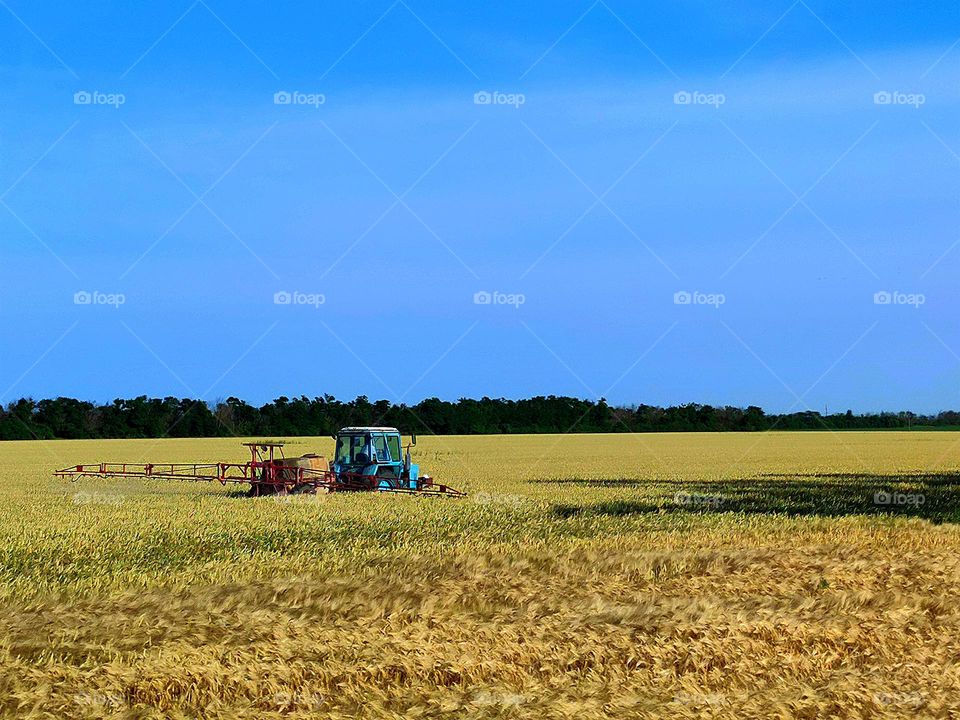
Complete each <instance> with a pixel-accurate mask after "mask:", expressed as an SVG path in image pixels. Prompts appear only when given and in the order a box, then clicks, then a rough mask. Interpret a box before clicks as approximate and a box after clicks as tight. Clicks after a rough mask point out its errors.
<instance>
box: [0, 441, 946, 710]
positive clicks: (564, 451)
mask: <svg viewBox="0 0 960 720" xmlns="http://www.w3.org/2000/svg"><path fill="white" fill-rule="evenodd" d="M288 442H289V443H290V444H289V445H288V446H287V448H286V449H287V453H288V455H289V454H301V453H305V452H311V451H316V452H325V453H327V454H328V455H329V453H330V452H331V450H332V441H331V440H330V439H328V438H327V439H325V438H317V439H313V438H290V439H288ZM244 453H245V450H244V448H242V447H240V440H239V439H228V440H224V439H214V440H159V441H157V440H136V441H129V440H125V441H50V442H24V443H20V442H8V443H4V444H0V508H2V510H0V534H2V543H0V604H2V608H0V712H2V713H3V715H4V716H7V717H89V718H103V717H117V718H134V717H137V718H140V717H158V718H160V717H183V718H193V717H247V718H272V717H277V718H279V717H334V718H336V717H342V718H348V717H351V718H352V717H365V718H366V717H369V718H393V717H441V716H449V717H468V718H593V717H597V718H606V717H609V718H634V717H637V718H646V717H651V718H652V717H663V716H668V717H754V718H770V717H783V718H794V717H800V718H818V717H828V716H832V717H849V718H861V717H878V716H879V717H905V716H919V717H956V716H957V715H958V714H960V602H958V600H957V598H958V595H960V529H958V528H960V526H958V525H957V524H956V523H957V521H958V520H960V434H956V433H951V432H914V433H906V432H904V433H893V432H891V433H880V432H876V433H852V432H851V433H842V434H840V433H828V432H824V433H766V434H679V435H573V436H499V437H476V436H472V437H421V438H420V442H419V445H418V446H417V448H415V452H414V456H415V461H418V462H420V464H421V467H422V468H423V469H424V470H426V471H427V472H429V473H430V474H432V475H434V476H435V477H436V478H437V479H438V481H441V482H444V483H447V484H449V485H452V486H453V487H456V488H459V489H463V490H465V491H467V492H468V493H469V497H467V498H464V499H453V498H418V497H407V496H391V495H361V494H333V495H318V496H296V497H288V498H257V499H249V498H246V497H242V496H241V495H240V493H239V491H238V490H236V489H231V488H223V487H221V486H219V485H216V484H190V483H172V482H159V481H133V480H122V481H119V480H100V479H84V480H79V481H76V482H70V481H67V480H58V479H54V478H52V477H51V475H50V473H51V471H52V470H53V469H55V468H56V467H63V466H67V465H73V464H75V463H78V462H92V461H100V460H117V461H124V460H125V461H129V462H137V461H158V462H159V461H171V462H178V461H179V462H183V461H193V460H198V461H216V460H232V459H236V460H238V461H242V460H244V459H245V455H244Z"/></svg>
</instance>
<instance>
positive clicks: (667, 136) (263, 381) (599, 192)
mask: <svg viewBox="0 0 960 720" xmlns="http://www.w3.org/2000/svg"><path fill="white" fill-rule="evenodd" d="M958 38H960V6H958V5H957V4H956V3H943V2H919V3H900V2H896V3H894V2H849V3H831V2H826V1H825V0H806V1H805V2H804V1H799V2H795V3H793V4H791V1H790V0H784V1H783V2H746V1H737V0H734V1H733V2H724V3H719V2H714V3H701V2H684V1H681V2H676V3H628V2H624V1H623V0H604V1H599V2H594V3H591V2H590V1H589V0H584V1H578V2H565V1H556V2H550V3H537V2H530V3H520V4H517V3H502V2H495V3H470V4H464V3H453V2H449V3H433V2H425V1H423V0H401V1H398V2H391V0H365V1H358V2H343V3H316V2H284V3H271V4H253V3H240V2H230V1H228V0H198V2H194V3H192V4H191V0H183V2H171V3H146V4H143V3H136V4H134V3H125V2H119V1H117V2H89V3H76V4H67V3H62V2H26V1H25V0H3V1H2V2H0V47H3V49H4V52H3V53H2V57H0V158H2V162H0V198H2V203H0V261H2V267H3V269H4V273H3V283H2V284H0V344H2V353H0V393H3V394H2V395H0V402H4V403H6V402H9V401H10V400H12V399H15V398H17V397H20V396H23V395H31V396H34V397H49V396H56V395H68V396H74V397H81V398H86V399H92V400H101V401H102V400H109V399H112V398H114V397H117V396H133V395H139V394H147V395H158V396H163V395H177V396H192V397H203V398H205V399H208V400H214V399H216V398H220V397H227V396H229V395H236V396H239V397H242V398H245V399H248V400H250V401H252V402H262V401H267V400H270V399H272V398H274V397H276V396H278V395H281V394H285V395H288V396H293V395H300V394H306V395H308V396H312V395H317V394H321V393H332V394H334V395H336V396H338V397H342V398H352V397H354V396H355V395H358V394H365V395H368V396H370V397H373V398H380V397H385V398H389V399H391V400H395V401H396V400H404V401H407V402H415V401H418V400H420V399H422V398H423V397H428V396H434V395H436V396H439V397H442V398H447V399H455V398H457V397H460V396H474V397H478V396H482V395H489V396H506V397H523V396H531V395H537V394H569V395H577V396H581V397H597V396H601V395H603V396H605V397H607V398H608V400H609V401H610V402H612V403H624V404H631V403H640V402H645V403H654V404H675V403H681V402H689V401H697V402H704V403H711V404H734V405H747V404H759V405H762V406H763V407H765V408H767V409H768V410H773V411H784V410H789V409H791V408H792V409H798V410H799V409H806V408H807V407H810V408H814V409H822V408H823V407H824V406H828V407H829V409H830V410H831V411H834V410H845V409H847V408H852V409H854V410H857V411H869V410H880V409H901V408H910V409H914V410H920V411H936V410H939V409H943V408H947V407H954V408H956V407H960V323H958V322H957V320H958V310H957V308H958V306H960V288H958V285H957V282H956V279H957V277H958V270H960V245H958V241H960V157H958V153H960V126H958V123H957V118H958V110H960V86H958V84H957V77H960V72H958V71H960V45H958V44H957V41H958ZM284 92H285V93H290V94H291V95H290V96H289V97H291V98H292V99H293V101H292V102H290V103H287V104H283V103H280V104H278V103H276V102H275V94H276V93H284ZM483 92H486V93H491V94H494V93H499V94H496V95H492V97H493V98H494V101H493V102H491V103H487V104H484V103H482V102H481V103H477V102H475V95H476V94H477V93H483ZM76 93H87V95H75V94H76ZM677 93H688V95H686V96H684V95H681V96H679V98H680V102H677V101H676V100H675V96H676V94H677ZM876 93H889V94H888V95H886V96H879V100H877V99H876V98H875V94H876ZM281 97H284V96H281ZM684 98H691V99H692V102H690V103H686V104H684V103H683V102H682V100H683V99H684ZM84 100H89V101H90V102H84ZM321 100H322V101H323V102H322V103H321V102H320V101H321ZM884 100H889V102H884ZM484 291H486V292H489V293H494V292H497V293H500V294H499V295H495V296H493V302H491V303H489V304H477V303H475V301H474V297H475V293H478V292H484ZM683 292H687V293H691V295H690V296H689V297H690V298H691V300H692V301H691V302H690V303H689V304H683V303H680V304H678V303H677V302H675V294H676V293H683ZM884 292H886V293H890V295H887V296H883V295H881V296H880V298H881V302H880V303H878V302H876V301H875V294H876V293H884ZM78 293H80V295H77V294H78ZM82 293H89V294H88V295H83V294H82ZM277 293H281V295H280V296H279V298H280V299H281V301H282V300H283V299H285V298H287V297H290V298H292V302H291V303H289V304H283V303H282V302H281V303H279V304H278V303H277V302H275V296H276V294H277ZM282 293H290V294H291V295H289V296H285V295H283V294H282ZM295 293H299V294H296V295H295ZM896 293H899V294H896ZM311 296H312V297H311ZM518 296H520V297H518ZM75 297H76V298H79V302H78V301H77V300H76V299H75ZM482 297H483V296H482ZM679 297H680V298H681V300H682V299H683V298H685V297H688V296H683V295H681V296H679ZM884 298H887V299H890V300H891V302H889V303H886V304H885V303H883V302H882V300H883V299H884ZM84 299H89V300H91V302H89V303H84V302H83V300H84ZM121 299H122V301H123V302H122V304H120V305H117V302H118V301H119V300H121ZM321 299H322V300H323V302H322V303H320V302H319V301H320V300H321ZM521 300H522V303H521V302H520V301H521ZM721 300H722V304H721V302H720V301H721ZM311 301H313V302H312V304H310V303H311ZM111 302H114V304H112V305H111V304H110V303H111ZM710 303H712V304H710Z"/></svg>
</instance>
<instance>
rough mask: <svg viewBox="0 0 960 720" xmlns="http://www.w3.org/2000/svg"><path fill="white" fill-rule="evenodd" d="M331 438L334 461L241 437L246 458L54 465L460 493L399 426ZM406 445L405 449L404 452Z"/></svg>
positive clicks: (78, 471) (71, 473)
mask: <svg viewBox="0 0 960 720" xmlns="http://www.w3.org/2000/svg"><path fill="white" fill-rule="evenodd" d="M333 437H334V439H335V440H336V450H335V451H334V458H333V462H332V463H330V462H328V461H327V459H326V458H325V457H323V456H322V455H316V454H313V453H310V454H306V455H301V456H299V457H290V458H288V457H284V454H283V446H284V443H282V442H277V441H272V440H259V441H256V442H246V443H243V445H244V446H245V447H246V448H247V449H248V450H249V452H250V460H249V461H248V462H246V463H223V462H221V463H135V464H134V463H109V462H106V463H96V464H87V465H74V466H72V467H68V468H64V469H62V470H57V471H56V472H55V473H54V475H55V476H57V477H71V478H77V477H83V476H91V477H142V478H154V479H163V480H193V481H200V482H203V481H209V482H219V483H220V484H221V485H226V484H228V483H233V484H241V485H249V486H250V487H249V490H248V492H247V494H248V495H249V496H252V497H258V496H262V495H286V494H291V493H292V494H301V493H316V492H344V491H364V490H365V491H373V492H399V493H417V494H421V495H449V496H455V497H462V496H463V495H464V493H462V492H460V491H459V490H454V489H453V488H451V487H448V486H446V485H436V484H434V482H433V479H432V478H431V477H430V476H429V475H421V474H420V466H419V465H416V464H413V463H412V462H411V461H410V448H411V447H412V446H413V445H416V442H417V440H416V436H415V435H413V436H411V441H410V444H408V445H407V446H406V448H405V449H404V448H403V446H402V444H401V438H400V431H399V430H397V429H396V428H392V427H345V428H343V429H341V430H340V431H339V432H338V433H337V434H336V435H334V436H333ZM404 450H405V452H404Z"/></svg>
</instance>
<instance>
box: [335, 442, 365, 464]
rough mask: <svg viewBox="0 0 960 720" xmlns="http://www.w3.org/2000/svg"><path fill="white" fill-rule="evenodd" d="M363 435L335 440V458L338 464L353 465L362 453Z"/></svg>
mask: <svg viewBox="0 0 960 720" xmlns="http://www.w3.org/2000/svg"><path fill="white" fill-rule="evenodd" d="M363 444H364V441H363V435H344V436H341V437H339V438H337V457H336V461H337V462H338V463H343V464H345V465H353V464H355V463H356V462H358V460H357V456H358V455H360V454H361V453H362V452H363Z"/></svg>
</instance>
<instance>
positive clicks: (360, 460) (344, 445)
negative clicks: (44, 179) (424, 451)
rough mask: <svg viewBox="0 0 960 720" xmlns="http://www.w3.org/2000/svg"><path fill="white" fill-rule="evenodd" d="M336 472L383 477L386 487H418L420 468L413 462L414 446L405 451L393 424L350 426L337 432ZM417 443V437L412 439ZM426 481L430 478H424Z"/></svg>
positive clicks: (334, 463)
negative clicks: (390, 425) (412, 448)
mask: <svg viewBox="0 0 960 720" xmlns="http://www.w3.org/2000/svg"><path fill="white" fill-rule="evenodd" d="M336 439H337V449H336V452H335V454H334V458H333V471H334V472H335V473H336V474H337V476H340V475H341V474H347V475H362V476H364V477H376V478H381V480H380V481H379V482H378V483H377V486H378V487H381V488H383V489H390V488H393V489H397V488H403V489H414V490H415V489H418V488H419V487H420V485H421V479H420V477H419V475H420V468H419V466H418V465H413V464H411V462H410V445H408V446H407V448H406V454H404V451H403V447H402V446H401V442H400V431H399V430H397V429H396V428H392V427H346V428H342V429H341V430H340V431H339V432H338V433H337V435H336ZM412 443H413V444H416V438H415V437H414V438H412ZM424 480H426V478H424Z"/></svg>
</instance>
